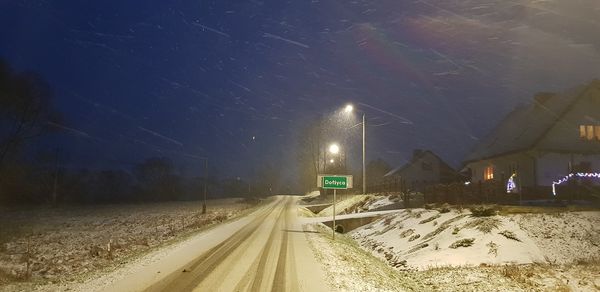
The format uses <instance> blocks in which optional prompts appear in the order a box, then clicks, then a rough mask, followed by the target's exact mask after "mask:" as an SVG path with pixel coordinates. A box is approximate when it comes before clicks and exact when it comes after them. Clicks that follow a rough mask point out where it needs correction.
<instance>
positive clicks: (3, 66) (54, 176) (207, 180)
mask: <svg viewBox="0 0 600 292" xmlns="http://www.w3.org/2000/svg"><path fill="white" fill-rule="evenodd" d="M65 124H67V123H66V122H64V121H63V119H62V117H61V115H60V113H59V112H58V111H57V110H56V109H55V108H54V106H53V93H52V90H51V88H50V86H48V85H47V84H46V83H45V82H44V80H43V79H42V78H40V77H39V76H38V75H37V74H35V73H31V72H15V71H14V70H12V68H11V67H10V66H9V65H8V64H7V63H6V62H4V61H3V60H2V59H0V204H2V205H8V204H64V203H68V204H71V203H90V204H93V203H118V202H147V201H170V200H195V199H202V198H203V195H204V190H205V186H206V190H207V197H208V198H215V197H248V196H250V197H256V196H257V195H258V194H260V195H263V196H264V195H269V194H270V193H271V186H272V183H266V181H267V180H263V181H265V182H263V183H261V184H255V185H251V184H250V183H249V182H247V181H244V180H242V179H240V178H238V177H235V178H226V179H219V178H218V177H217V176H216V175H215V174H212V175H211V174H209V175H208V177H189V176H185V175H183V174H182V173H180V172H179V171H178V170H177V167H175V165H174V164H173V162H172V161H171V160H170V159H168V158H166V157H151V158H148V159H145V160H143V161H140V162H139V163H137V164H135V165H134V166H132V167H131V168H130V169H126V170H124V169H106V170H96V169H94V170H90V169H80V168H72V167H68V168H67V167H64V165H61V163H60V157H61V156H64V155H65V154H66V155H68V154H69V153H63V152H61V151H59V150H57V149H47V148H48V147H49V146H42V145H44V143H42V142H43V141H44V137H45V136H47V135H48V134H50V133H52V132H57V131H62V130H63V129H64V128H65V126H64V125H65ZM270 172H271V173H276V172H275V171H270ZM263 177H264V176H263Z"/></svg>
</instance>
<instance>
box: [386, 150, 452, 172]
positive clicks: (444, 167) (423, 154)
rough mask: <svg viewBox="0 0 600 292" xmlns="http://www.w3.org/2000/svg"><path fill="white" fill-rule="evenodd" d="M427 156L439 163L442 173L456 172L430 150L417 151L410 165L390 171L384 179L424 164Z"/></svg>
mask: <svg viewBox="0 0 600 292" xmlns="http://www.w3.org/2000/svg"><path fill="white" fill-rule="evenodd" d="M426 156H431V157H433V158H434V159H435V160H437V161H438V162H439V164H440V171H447V170H450V171H454V169H453V168H452V167H451V166H450V165H448V164H447V163H446V162H445V161H444V160H442V159H441V158H440V157H439V156H437V155H436V154H435V153H433V152H431V151H430V150H416V151H415V154H414V155H413V157H412V158H411V160H410V161H409V162H408V163H406V164H403V165H401V166H399V167H396V168H394V169H392V170H390V171H389V172H388V173H386V174H385V175H384V177H387V176H391V175H395V174H398V173H401V172H403V171H404V170H406V169H408V168H409V167H411V166H413V165H415V164H417V163H421V162H423V160H424V158H425V157H426Z"/></svg>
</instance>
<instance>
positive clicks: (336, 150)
mask: <svg viewBox="0 0 600 292" xmlns="http://www.w3.org/2000/svg"><path fill="white" fill-rule="evenodd" d="M339 152H340V146H338V145H337V144H331V145H330V146H329V153H331V154H338V153H339Z"/></svg>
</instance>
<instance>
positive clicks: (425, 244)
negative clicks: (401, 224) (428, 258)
mask: <svg viewBox="0 0 600 292" xmlns="http://www.w3.org/2000/svg"><path fill="white" fill-rule="evenodd" d="M428 246H429V243H427V242H423V243H419V244H417V245H415V246H414V247H413V248H411V249H409V250H408V251H407V252H406V253H407V254H409V253H413V252H415V251H417V250H420V249H423V248H426V247H428Z"/></svg>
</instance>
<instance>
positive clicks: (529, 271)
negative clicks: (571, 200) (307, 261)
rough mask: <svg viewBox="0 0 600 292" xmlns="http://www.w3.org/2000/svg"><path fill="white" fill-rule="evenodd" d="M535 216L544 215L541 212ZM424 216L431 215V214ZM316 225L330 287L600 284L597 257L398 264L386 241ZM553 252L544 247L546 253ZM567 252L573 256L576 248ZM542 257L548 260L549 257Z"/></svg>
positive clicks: (583, 287) (317, 248)
mask: <svg viewBox="0 0 600 292" xmlns="http://www.w3.org/2000/svg"><path fill="white" fill-rule="evenodd" d="M597 215H598V214H593V213H575V214H568V215H557V216H568V217H567V218H563V219H572V218H570V216H574V217H579V218H581V217H583V218H584V219H583V220H584V221H585V220H596V219H592V218H597ZM399 216H400V214H399ZM523 216H525V217H529V216H530V215H516V216H514V218H513V219H514V222H516V223H515V224H516V226H515V225H508V226H507V227H514V228H518V226H519V224H524V223H531V222H532V221H531V220H530V219H527V221H522V220H521V219H522V218H521V217H523ZM533 217H536V218H538V217H539V218H541V217H543V215H535V216H533ZM388 218H389V217H388ZM557 218H560V217H557ZM423 219H427V217H424V218H423ZM385 220H386V219H385V218H384V219H382V221H385ZM387 220H389V219H387ZM546 220H547V219H546ZM430 222H431V221H430ZM511 222H512V221H511ZM514 222H512V223H514ZM424 224H425V223H424ZM557 224H558V222H557ZM375 225H376V224H375ZM388 226H389V225H388ZM576 226H577V225H576ZM596 226H597V225H596ZM558 227H562V226H556V225H552V224H549V225H548V227H547V228H540V229H539V234H547V230H548V229H553V228H558ZM315 228H316V229H317V230H319V231H320V232H319V233H315V234H309V235H308V237H309V239H310V241H311V244H312V248H313V251H314V252H315V253H316V254H317V258H318V259H319V260H320V262H321V263H322V264H323V265H324V268H325V271H326V273H327V279H328V281H329V285H330V287H329V288H330V290H331V291H598V290H599V289H600V263H599V262H598V260H593V259H588V261H584V260H579V261H576V262H574V263H570V264H556V263H544V262H541V263H534V264H485V263H480V264H477V265H476V264H473V265H457V266H449V265H442V264H439V265H438V266H437V267H429V268H423V269H407V268H406V267H405V266H403V265H402V266H399V268H394V267H393V266H392V265H391V262H390V260H389V259H388V258H386V256H385V254H387V253H386V252H390V250H389V249H387V248H386V246H379V248H382V249H383V251H384V252H380V251H381V249H379V248H378V249H376V250H372V249H371V247H370V246H365V245H364V243H363V244H359V243H358V242H357V241H355V240H353V239H352V237H356V234H352V235H350V234H347V235H339V236H336V240H335V241H333V240H331V233H330V232H331V230H330V229H329V228H326V227H324V226H322V225H317V227H315ZM374 228H375V227H373V228H371V229H374ZM596 228H597V227H596ZM596 230H597V229H596ZM396 231H398V230H396ZM588 231H589V230H588ZM523 232H526V233H527V235H528V236H529V234H531V237H532V238H531V241H530V243H533V244H535V242H536V240H537V239H536V238H537V237H535V236H533V234H537V232H538V231H535V230H533V231H529V230H525V231H523ZM582 232H586V231H582ZM519 234H520V233H519ZM396 235H398V234H396ZM553 236H555V237H556V238H563V239H564V238H566V237H570V236H571V235H568V236H557V235H556V234H553ZM588 242H590V244H591V245H592V246H593V244H592V243H597V241H594V239H590V240H589V241H588ZM523 244H525V243H523ZM461 249H462V250H461ZM538 249H539V248H538ZM378 250H379V251H378ZM391 250H394V249H391ZM480 250H481V249H480ZM524 250H527V248H525V249H524ZM474 251H475V250H474ZM435 252H436V251H435V250H430V251H429V253H431V254H434V253H435ZM488 252H489V247H488V250H485V253H486V255H483V257H482V259H483V260H485V259H486V258H487V253H488ZM505 252H506V251H505ZM594 252H595V250H590V251H586V252H585V253H581V252H580V255H583V256H580V257H579V258H580V259H581V258H584V257H589V256H590V255H592V254H593V253H594ZM455 253H456V256H457V257H460V256H465V258H470V259H472V258H473V256H471V255H468V253H469V248H466V247H461V248H457V249H456V251H455ZM506 253H509V252H506ZM566 253H568V252H566ZM549 254H550V253H547V252H544V253H543V255H544V256H548V255H549ZM569 254H571V256H575V254H574V253H569ZM565 255H566V254H565V253H563V254H562V256H565ZM555 256H556V257H559V255H558V253H555ZM421 257H424V255H421ZM574 258H578V257H577V256H575V257H574ZM390 259H391V258H390ZM550 259H551V258H550ZM543 260H546V261H548V260H547V259H546V258H544V259H543ZM509 262H510V261H509Z"/></svg>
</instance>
